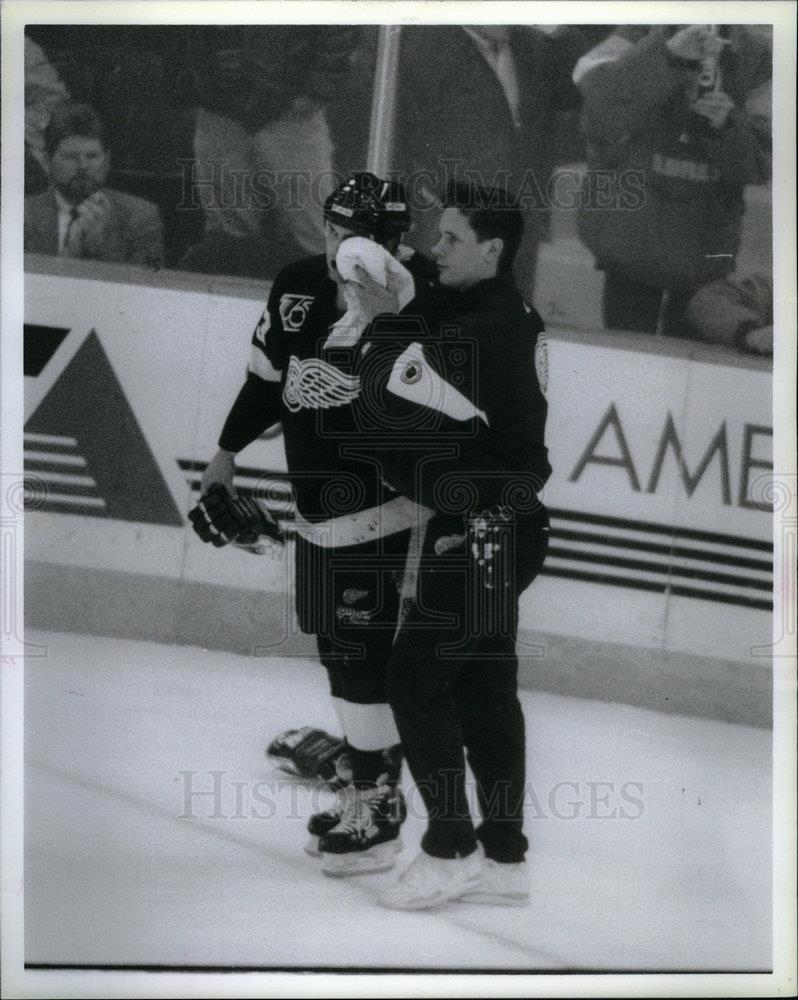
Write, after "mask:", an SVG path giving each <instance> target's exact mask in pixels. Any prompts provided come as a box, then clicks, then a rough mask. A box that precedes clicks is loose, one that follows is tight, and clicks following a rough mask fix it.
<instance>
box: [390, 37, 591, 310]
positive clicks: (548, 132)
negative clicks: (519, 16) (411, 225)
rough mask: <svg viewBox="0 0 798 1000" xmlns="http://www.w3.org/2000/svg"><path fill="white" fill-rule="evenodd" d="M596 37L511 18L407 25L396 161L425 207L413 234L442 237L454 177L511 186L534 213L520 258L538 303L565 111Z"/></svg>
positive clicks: (522, 280) (419, 209)
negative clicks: (537, 281) (445, 193)
mask: <svg viewBox="0 0 798 1000" xmlns="http://www.w3.org/2000/svg"><path fill="white" fill-rule="evenodd" d="M587 47H588V45H587V43H586V41H585V40H584V39H583V38H582V37H581V35H579V34H578V33H576V34H575V33H574V32H571V31H568V30H564V29H563V30H558V31H556V32H551V33H545V32H543V31H541V30H538V29H535V28H528V27H518V26H510V27H508V26H504V25H475V26H456V25H450V26H449V25H447V26H443V25H440V26H430V25H424V26H409V27H407V28H403V29H402V43H401V59H400V76H399V89H398V105H397V115H396V132H395V147H394V156H393V165H394V167H395V169H396V171H397V176H398V178H399V179H401V180H402V181H403V182H404V184H405V186H406V188H407V191H408V198H409V199H410V200H411V202H412V204H413V207H414V209H415V210H416V212H415V223H416V225H415V233H414V234H411V240H410V242H412V243H413V245H414V246H416V247H418V248H419V249H423V248H425V247H428V246H430V245H432V244H433V243H435V242H436V240H437V238H438V237H437V225H438V220H439V216H440V213H441V206H440V202H439V200H438V198H437V196H436V194H435V192H437V191H441V190H443V189H444V188H445V187H446V186H447V184H448V183H449V182H452V181H470V182H471V183H478V184H481V185H483V186H488V187H489V186H492V185H498V186H501V187H505V188H507V189H508V190H509V191H510V192H512V193H513V194H514V195H515V196H516V197H517V199H518V201H519V204H520V206H521V208H522V210H523V212H524V217H525V227H524V228H525V235H524V241H523V243H522V246H521V248H520V250H519V253H518V255H517V257H516V262H515V273H516V280H517V281H518V283H519V288H520V289H521V291H522V292H523V293H524V294H525V295H526V297H527V299H529V300H530V301H531V298H532V292H533V289H534V270H535V261H536V257H537V247H538V243H539V241H540V240H541V239H542V238H543V237H544V236H545V235H546V232H547V227H548V216H549V203H548V192H547V184H548V182H549V177H550V175H551V171H552V166H553V163H552V155H553V153H552V151H553V149H554V147H555V136H556V134H557V129H558V123H559V116H560V114H561V112H563V111H564V110H565V109H566V108H567V107H568V105H569V104H573V105H576V104H577V103H578V99H579V95H578V92H577V90H576V88H575V87H574V85H573V83H572V81H571V78H570V77H571V70H572V69H573V66H574V63H575V62H576V59H577V58H578V56H579V55H581V53H582V51H583V50H584V49H585V48H587Z"/></svg>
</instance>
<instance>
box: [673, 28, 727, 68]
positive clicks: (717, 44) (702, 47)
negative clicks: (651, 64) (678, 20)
mask: <svg viewBox="0 0 798 1000" xmlns="http://www.w3.org/2000/svg"><path fill="white" fill-rule="evenodd" d="M665 44H666V46H667V47H668V49H669V50H670V52H671V54H672V55H674V56H676V58H677V59H683V60H684V61H685V62H694V63H700V62H701V60H702V59H705V58H706V57H707V56H711V55H717V54H718V53H719V52H720V51H721V49H722V48H723V46H724V45H728V39H726V38H721V37H720V36H719V35H713V34H712V33H711V32H710V30H709V25H707V24H688V25H687V27H685V28H681V29H680V30H679V31H677V32H676V34H675V35H671V37H670V38H669V39H668V41H667V42H666V43H665Z"/></svg>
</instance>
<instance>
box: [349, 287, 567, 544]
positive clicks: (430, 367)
mask: <svg viewBox="0 0 798 1000" xmlns="http://www.w3.org/2000/svg"><path fill="white" fill-rule="evenodd" d="M358 374H359V376H360V381H361V396H360V398H359V400H358V403H357V404H356V407H357V408H358V412H357V416H358V420H359V422H360V425H361V428H362V434H363V440H364V442H365V441H366V440H368V439H369V429H371V428H372V427H373V431H374V433H373V437H372V438H371V447H372V449H373V452H374V454H375V456H376V455H379V458H380V465H381V467H382V469H383V470H384V477H385V479H386V481H387V482H389V483H390V484H391V485H392V486H393V487H394V488H396V489H397V490H398V491H399V492H401V493H402V494H403V495H405V496H407V497H410V498H412V499H413V500H415V501H417V502H418V503H419V504H422V505H424V506H426V507H429V508H432V509H433V510H434V511H435V512H436V513H437V514H439V515H444V516H446V515H451V516H453V517H454V518H455V519H462V516H463V515H464V514H469V513H474V512H480V511H485V510H489V509H490V508H492V507H496V506H499V507H506V508H511V509H512V510H513V511H514V512H515V514H516V516H518V517H520V518H522V519H523V518H527V519H529V520H530V521H532V522H535V523H538V524H543V523H546V512H545V509H544V507H543V505H542V503H541V502H540V499H539V493H540V490H541V489H542V488H543V486H544V484H545V483H546V480H547V479H548V477H549V475H550V473H551V466H550V464H549V461H548V453H547V449H546V445H545V427H546V416H547V403H546V396H545V393H546V388H547V381H548V352H547V345H546V338H545V333H544V328H543V322H542V320H541V319H540V317H539V316H538V314H537V313H536V312H535V310H534V309H532V308H531V307H530V306H528V305H527V304H526V303H525V302H524V300H523V298H522V297H521V295H520V293H519V292H518V291H517V289H516V288H515V287H514V285H513V284H512V282H511V281H510V280H509V279H505V278H502V277H498V278H495V279H491V280H487V281H482V282H479V283H478V284H477V285H474V286H473V287H472V288H470V289H468V290H467V291H465V292H442V291H441V290H437V291H435V292H433V293H432V294H427V293H425V292H422V293H421V294H419V295H418V296H417V297H416V299H415V300H414V301H413V302H411V303H410V304H409V305H408V306H407V307H406V308H405V309H404V310H403V311H402V312H401V313H400V314H399V315H398V316H384V317H378V318H377V319H376V320H375V321H374V323H373V324H372V327H371V329H370V330H369V331H368V332H367V334H366V335H365V337H364V338H363V342H362V345H361V351H360V354H359V368H358ZM369 400H379V410H377V409H376V408H375V407H374V406H369V405H368V401H369Z"/></svg>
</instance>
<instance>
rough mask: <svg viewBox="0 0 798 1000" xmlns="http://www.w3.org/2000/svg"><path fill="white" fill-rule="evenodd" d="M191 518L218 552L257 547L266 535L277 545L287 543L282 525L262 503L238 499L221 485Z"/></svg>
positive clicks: (204, 497) (207, 495)
mask: <svg viewBox="0 0 798 1000" xmlns="http://www.w3.org/2000/svg"><path fill="white" fill-rule="evenodd" d="M188 516H189V520H190V521H191V524H192V525H193V527H194V531H195V532H196V533H197V534H198V535H199V537H200V538H201V539H202V541H203V542H211V543H212V544H213V545H215V546H216V547H217V548H222V546H224V545H229V544H230V543H231V542H235V543H236V544H238V545H254V544H255V543H256V542H257V541H258V539H259V538H260V537H261V536H262V535H266V536H267V537H269V538H271V539H272V540H273V541H276V542H284V541H285V535H284V534H283V532H282V529H281V528H280V526H279V524H277V522H276V521H275V520H274V519H273V518H272V517H271V515H270V514H269V513H268V512H267V511H266V510H265V509H264V508H263V507H261V505H260V504H259V503H257V502H256V501H255V500H253V499H251V498H250V497H242V496H235V497H234V496H233V495H232V493H230V491H229V490H228V489H227V487H226V486H223V485H222V484H221V483H214V484H213V486H211V488H210V489H209V490H208V491H207V492H206V493H203V495H202V496H201V497H200V501H199V503H198V504H197V506H196V507H194V508H192V509H191V510H190V511H189V512H188Z"/></svg>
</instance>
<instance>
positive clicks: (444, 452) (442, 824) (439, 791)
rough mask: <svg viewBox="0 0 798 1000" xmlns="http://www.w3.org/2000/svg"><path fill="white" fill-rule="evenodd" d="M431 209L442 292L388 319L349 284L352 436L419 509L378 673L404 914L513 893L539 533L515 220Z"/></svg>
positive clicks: (532, 385) (521, 849)
mask: <svg viewBox="0 0 798 1000" xmlns="http://www.w3.org/2000/svg"><path fill="white" fill-rule="evenodd" d="M445 206H446V207H445V209H444V212H443V214H442V217H441V221H440V240H439V242H438V243H437V244H436V246H435V248H434V249H433V257H434V258H435V260H436V263H437V265H438V267H439V271H440V283H441V285H442V286H443V288H444V289H445V290H446V291H447V292H448V293H449V294H448V295H446V296H444V297H442V296H441V295H440V294H438V295H435V296H434V297H425V296H424V295H423V294H419V295H418V296H417V298H416V299H415V300H414V301H413V302H412V303H411V304H410V305H409V306H408V307H407V308H405V309H404V310H401V311H400V310H399V309H398V308H397V304H396V303H395V301H393V300H392V297H391V295H390V294H389V293H386V292H385V291H384V290H383V289H382V288H380V287H379V286H378V285H377V284H376V283H374V282H371V281H369V280H368V279H364V280H363V281H362V283H361V284H362V288H361V290H360V291H359V292H358V294H359V296H360V298H361V306H362V308H363V309H364V310H365V311H367V312H368V313H370V314H371V315H372V316H376V317H377V318H376V319H375V320H374V322H373V324H372V327H371V328H370V331H369V332H368V333H367V334H366V336H365V337H364V344H363V348H362V354H361V358H362V362H361V366H360V370H359V374H360V378H361V400H360V403H359V405H360V407H361V412H360V415H359V419H360V422H361V426H363V427H364V428H365V427H367V426H368V421H369V418H371V421H372V425H373V426H374V427H375V428H390V427H392V426H393V427H396V428H398V430H397V431H396V434H397V435H398V437H399V438H400V439H401V441H402V443H403V449H402V454H401V460H399V461H397V460H396V452H395V451H393V450H391V449H390V448H388V447H386V444H388V443H389V441H390V438H389V437H386V435H385V433H384V432H380V433H379V434H376V435H374V436H373V439H372V440H373V442H374V448H375V454H379V455H380V459H381V462H382V465H383V470H384V471H383V475H384V477H385V480H386V481H387V482H389V483H390V484H391V485H392V486H393V487H394V488H396V489H397V490H399V491H400V492H401V493H402V494H403V495H405V496H407V497H408V498H412V499H413V500H416V501H417V502H418V503H420V504H423V505H425V506H427V507H430V508H433V509H434V515H433V517H432V519H431V520H430V521H429V522H428V524H427V526H426V533H425V537H424V542H423V550H422V556H421V564H420V571H419V572H418V574H417V582H416V587H415V594H414V600H413V602H412V604H411V607H410V610H409V613H408V614H407V617H406V619H405V620H404V622H403V624H402V626H401V628H400V630H399V633H398V636H397V639H396V642H395V644H394V649H393V655H392V658H391V665H390V668H389V676H388V691H389V697H390V703H391V707H392V708H393V710H394V715H395V718H396V722H397V725H398V729H399V734H400V737H401V740H402V745H403V748H404V752H405V755H406V759H407V761H408V764H409V767H410V771H411V773H412V775H413V778H414V780H415V783H416V785H417V787H418V789H419V792H420V794H421V796H422V798H423V800H424V803H425V806H426V808H427V813H428V825H427V830H426V832H425V834H424V837H423V839H422V843H421V848H422V849H421V852H420V853H419V855H418V857H417V858H416V859H415V861H414V862H413V863H412V864H411V865H410V866H409V868H407V870H406V871H405V872H404V873H403V874H402V875H401V876H400V877H399V879H398V881H397V882H396V883H395V884H394V885H392V886H390V887H389V888H388V889H387V890H386V891H385V892H384V893H383V895H382V897H381V902H382V903H383V904H384V905H385V906H388V907H392V908H397V909H411V910H415V909H425V908H429V907H433V906H438V905H441V904H442V903H445V902H447V901H449V900H454V899H459V898H462V899H465V900H471V901H475V902H489V903H498V904H503V905H523V904H524V903H526V902H527V901H528V884H527V883H528V876H527V872H526V864H525V860H524V858H525V853H526V850H527V847H528V843H527V840H526V837H525V836H524V833H523V799H524V782H525V746H524V743H525V739H524V718H523V714H522V711H521V706H520V703H519V700H518V695H517V667H518V661H517V655H516V648H515V643H516V633H517V624H518V598H519V596H520V594H521V593H522V591H523V590H525V589H526V587H527V586H528V585H529V584H530V583H531V582H532V580H533V579H534V577H535V576H536V575H537V573H538V572H539V570H540V568H541V566H542V564H543V560H544V558H545V553H546V548H547V541H548V517H547V513H546V510H545V508H544V507H543V505H542V503H541V502H540V500H539V496H538V494H539V491H540V490H541V489H542V487H543V485H544V483H545V482H546V480H547V478H548V476H549V474H550V472H551V467H550V465H549V462H548V457H547V450H546V447H545V443H544V431H545V423H546V413H547V404H546V399H545V395H544V394H545V390H546V381H547V356H546V347H545V335H544V333H543V324H542V322H541V320H540V317H539V316H538V315H537V313H536V312H535V311H534V310H533V309H531V308H530V307H529V306H527V305H526V303H525V302H524V301H523V299H522V297H521V295H520V293H519V292H518V291H517V290H516V288H515V286H514V284H513V281H512V277H511V275H510V271H509V268H510V265H511V264H512V261H513V257H514V254H515V250H516V248H517V247H518V244H519V241H520V238H521V233H522V229H523V222H522V218H521V214H520V212H519V211H518V210H517V208H515V206H514V204H513V203H512V201H511V200H510V199H509V198H508V197H507V196H506V195H504V193H503V192H500V191H495V190H493V191H479V190H474V189H470V188H468V187H464V186H459V185H456V186H453V187H451V188H450V189H449V191H448V192H447V198H446V201H445ZM388 312H394V313H398V315H392V316H386V315H379V314H384V313H388ZM366 438H367V435H365V434H364V440H365V439H366ZM464 747H465V748H466V750H467V752H468V761H469V763H470V766H471V769H472V772H473V774H474V776H475V778H476V783H477V795H478V802H479V807H480V812H481V814H482V823H481V825H480V826H479V827H478V828H477V829H475V827H474V823H473V822H472V819H471V815H470V811H469V807H468V802H467V799H466V789H465V759H464V753H463V748H464Z"/></svg>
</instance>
